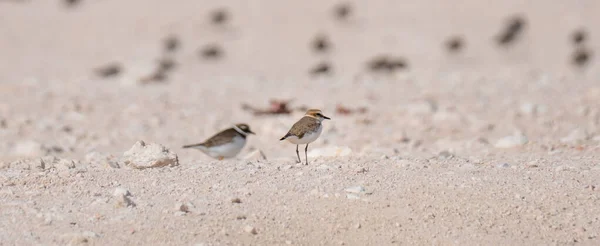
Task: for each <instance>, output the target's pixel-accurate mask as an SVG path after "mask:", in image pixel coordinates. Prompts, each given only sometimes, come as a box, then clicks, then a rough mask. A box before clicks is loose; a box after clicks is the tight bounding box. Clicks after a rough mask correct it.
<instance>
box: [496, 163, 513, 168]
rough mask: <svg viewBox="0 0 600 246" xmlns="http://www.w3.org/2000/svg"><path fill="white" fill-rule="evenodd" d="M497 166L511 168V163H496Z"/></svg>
mask: <svg viewBox="0 0 600 246" xmlns="http://www.w3.org/2000/svg"><path fill="white" fill-rule="evenodd" d="M496 167H498V168H509V167H510V164H508V163H502V164H498V165H496Z"/></svg>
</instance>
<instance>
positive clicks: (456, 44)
mask: <svg viewBox="0 0 600 246" xmlns="http://www.w3.org/2000/svg"><path fill="white" fill-rule="evenodd" d="M463 46H464V41H463V38H462V37H460V36H455V37H451V38H449V39H448V41H446V49H447V50H448V51H449V52H452V53H456V52H459V51H460V50H461V49H462V47H463Z"/></svg>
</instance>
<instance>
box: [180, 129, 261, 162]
mask: <svg viewBox="0 0 600 246" xmlns="http://www.w3.org/2000/svg"><path fill="white" fill-rule="evenodd" d="M249 134H255V133H254V132H252V131H251V130H250V127H249V126H248V125H247V124H236V125H234V126H233V127H232V128H229V129H225V130H223V131H221V132H219V133H217V134H215V135H214V136H212V137H210V138H209V139H208V140H206V141H204V142H203V143H199V144H190V145H185V146H183V148H195V149H199V150H201V151H202V152H204V153H205V154H207V155H209V156H210V157H212V158H215V159H218V160H223V159H225V158H232V157H235V156H236V155H237V154H238V153H240V151H241V150H242V148H244V145H246V137H247V136H248V135H249Z"/></svg>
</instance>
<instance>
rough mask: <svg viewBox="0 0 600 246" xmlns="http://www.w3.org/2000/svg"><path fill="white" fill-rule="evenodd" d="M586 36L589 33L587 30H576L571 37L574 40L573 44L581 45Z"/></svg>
mask: <svg viewBox="0 0 600 246" xmlns="http://www.w3.org/2000/svg"><path fill="white" fill-rule="evenodd" d="M586 36H587V35H586V32H585V30H583V29H579V30H575V32H573V35H572V38H571V39H572V41H573V44H575V45H579V44H581V43H583V42H584V41H585V39H586Z"/></svg>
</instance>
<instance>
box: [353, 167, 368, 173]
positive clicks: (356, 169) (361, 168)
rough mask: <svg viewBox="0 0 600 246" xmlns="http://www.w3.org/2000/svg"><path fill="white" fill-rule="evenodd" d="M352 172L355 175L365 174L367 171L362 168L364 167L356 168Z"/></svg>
mask: <svg viewBox="0 0 600 246" xmlns="http://www.w3.org/2000/svg"><path fill="white" fill-rule="evenodd" d="M354 171H355V172H356V173H366V172H368V170H367V169H366V168H364V167H357V168H355V169H354Z"/></svg>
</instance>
